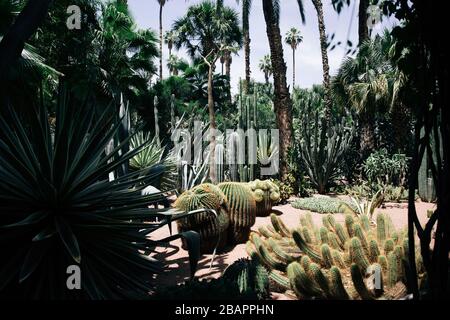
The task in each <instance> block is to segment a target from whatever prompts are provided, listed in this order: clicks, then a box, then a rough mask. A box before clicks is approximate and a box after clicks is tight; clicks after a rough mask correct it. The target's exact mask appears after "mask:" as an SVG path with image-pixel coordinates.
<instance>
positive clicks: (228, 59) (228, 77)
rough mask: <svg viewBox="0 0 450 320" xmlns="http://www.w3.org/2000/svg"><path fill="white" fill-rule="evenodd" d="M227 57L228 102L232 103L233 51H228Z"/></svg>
mask: <svg viewBox="0 0 450 320" xmlns="http://www.w3.org/2000/svg"><path fill="white" fill-rule="evenodd" d="M226 55H227V56H226V59H225V75H226V76H227V84H228V89H227V91H228V92H227V94H228V102H229V103H230V105H231V103H232V101H231V62H232V58H231V52H227V53H226Z"/></svg>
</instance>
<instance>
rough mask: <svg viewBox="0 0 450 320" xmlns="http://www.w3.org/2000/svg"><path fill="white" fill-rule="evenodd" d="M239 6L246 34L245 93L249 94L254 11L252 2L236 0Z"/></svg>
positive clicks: (250, 0)
mask: <svg viewBox="0 0 450 320" xmlns="http://www.w3.org/2000/svg"><path fill="white" fill-rule="evenodd" d="M236 2H237V3H238V4H241V5H242V32H243V34H244V54H245V82H244V92H245V93H248V86H249V85H250V76H251V69H250V43H251V38H250V11H251V9H252V0H236Z"/></svg>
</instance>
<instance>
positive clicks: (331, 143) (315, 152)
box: [299, 110, 353, 194]
mask: <svg viewBox="0 0 450 320" xmlns="http://www.w3.org/2000/svg"><path fill="white" fill-rule="evenodd" d="M299 121H300V123H301V127H300V129H299V130H300V140H299V149H300V154H301V157H302V160H303V162H304V166H305V169H306V173H307V174H308V176H309V178H310V180H311V183H312V184H313V186H314V187H315V188H316V190H317V191H318V192H319V193H320V194H324V193H326V192H327V191H328V190H329V188H330V186H331V185H332V184H333V183H334V179H335V178H336V177H337V175H338V173H339V167H340V164H341V162H342V160H343V155H344V154H345V152H346V150H347V149H348V148H349V146H350V143H351V141H352V139H353V132H352V129H351V128H348V127H346V124H345V120H344V119H343V120H342V122H340V123H335V124H332V125H331V124H330V125H328V126H326V125H325V120H324V119H323V118H321V117H319V113H318V111H316V112H315V113H314V112H311V111H310V110H305V112H304V113H303V114H302V116H301V119H300V120H299Z"/></svg>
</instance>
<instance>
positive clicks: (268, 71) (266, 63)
mask: <svg viewBox="0 0 450 320" xmlns="http://www.w3.org/2000/svg"><path fill="white" fill-rule="evenodd" d="M259 70H261V71H262V72H263V73H264V78H265V80H266V84H269V78H270V76H271V75H272V73H273V72H272V63H271V61H270V54H266V55H265V56H264V57H263V58H262V59H261V60H260V61H259Z"/></svg>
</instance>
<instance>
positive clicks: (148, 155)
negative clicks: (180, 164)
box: [130, 131, 177, 190]
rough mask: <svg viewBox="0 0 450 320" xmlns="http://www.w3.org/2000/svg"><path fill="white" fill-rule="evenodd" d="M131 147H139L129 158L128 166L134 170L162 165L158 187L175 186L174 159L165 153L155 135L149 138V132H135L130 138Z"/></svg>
mask: <svg viewBox="0 0 450 320" xmlns="http://www.w3.org/2000/svg"><path fill="white" fill-rule="evenodd" d="M131 149H132V150H135V149H141V151H140V152H139V153H137V154H136V155H135V156H134V157H133V158H131V160H130V168H131V169H132V170H135V171H139V170H141V171H144V172H145V169H148V168H151V167H152V166H155V165H162V166H164V174H163V175H162V177H161V183H160V184H159V185H158V187H161V188H164V189H166V190H167V189H170V188H173V187H174V186H175V182H176V179H177V177H176V176H177V167H176V164H175V159H174V157H173V156H172V155H171V154H167V152H166V148H165V147H163V146H161V145H160V143H159V140H158V139H157V137H153V138H151V136H150V134H149V133H144V132H142V131H139V132H137V133H136V134H135V135H134V136H133V137H132V138H131Z"/></svg>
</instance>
